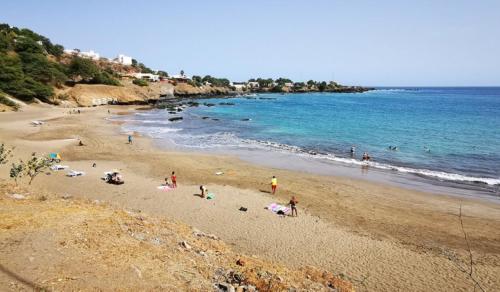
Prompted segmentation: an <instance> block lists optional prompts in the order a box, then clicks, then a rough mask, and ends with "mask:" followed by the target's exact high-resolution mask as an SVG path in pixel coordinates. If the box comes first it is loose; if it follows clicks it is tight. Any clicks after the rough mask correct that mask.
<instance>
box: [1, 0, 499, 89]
mask: <svg viewBox="0 0 500 292" xmlns="http://www.w3.org/2000/svg"><path fill="white" fill-rule="evenodd" d="M499 15H500V1H498V0H491V1H490V0H480V1H472V0H470V1H462V0H453V1H452V0H449V1H447V0H432V1H430V0H429V1H428V0H423V1H396V0H394V1H385V0H379V1H372V0H366V1H361V0H358V1H348V0H345V1H333V0H331V1H327V0H325V1H314V0H311V1H305V0H304V1H294V0H290V1H264V0H258V1H236V0H227V1H216V0H214V1H202V0H200V1H195V0H193V1H93V0H86V1H55V0H54V1H36V0H31V1H28V0H23V1H2V4H1V10H0V22H6V23H9V24H11V25H14V26H18V27H27V28H30V29H32V30H34V31H36V32H39V33H41V34H43V35H46V36H48V37H49V38H50V39H51V40H52V41H53V42H55V43H60V44H62V45H64V46H65V47H66V48H80V49H82V50H89V49H93V50H95V51H97V52H99V53H100V54H101V55H103V56H106V57H114V56H116V55H117V54H118V53H124V54H127V55H130V56H132V57H134V58H136V59H137V60H139V61H141V62H143V63H145V64H146V65H148V66H149V67H151V68H153V69H163V70H166V71H167V72H169V73H178V72H179V71H180V70H181V69H184V71H186V73H187V74H189V75H193V74H197V75H205V74H211V75H213V76H218V77H227V78H229V79H232V80H234V81H239V80H247V79H249V78H251V77H258V76H261V77H272V78H277V77H280V76H283V77H289V78H291V79H293V80H295V81H299V80H308V79H316V80H331V79H332V78H334V79H335V80H337V81H340V82H341V83H345V84H359V85H389V86H395V85H401V86H404V85H428V86H439V85H459V86H466V85H500V16H499Z"/></svg>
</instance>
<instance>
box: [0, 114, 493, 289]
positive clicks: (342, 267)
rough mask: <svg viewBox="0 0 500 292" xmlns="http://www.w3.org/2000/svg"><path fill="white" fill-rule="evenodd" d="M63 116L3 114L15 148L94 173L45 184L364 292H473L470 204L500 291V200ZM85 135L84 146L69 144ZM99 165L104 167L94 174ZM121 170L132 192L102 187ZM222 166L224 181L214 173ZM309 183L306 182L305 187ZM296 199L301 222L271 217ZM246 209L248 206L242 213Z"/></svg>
mask: <svg viewBox="0 0 500 292" xmlns="http://www.w3.org/2000/svg"><path fill="white" fill-rule="evenodd" d="M122 109H123V108H119V109H118V108H113V109H112V111H113V112H117V111H121V110H122ZM61 113H62V111H61V110H59V109H56V110H54V111H51V112H50V113H47V111H39V110H33V111H30V112H26V113H21V114H19V115H17V114H11V113H6V114H3V115H0V133H1V134H0V138H1V141H8V142H9V143H11V144H15V145H16V146H17V147H18V148H17V151H19V153H29V152H30V151H32V150H33V149H37V151H47V152H48V151H49V150H51V149H63V151H62V154H63V158H64V159H66V161H65V163H67V164H68V165H70V166H71V167H72V168H74V169H78V170H84V171H87V175H86V176H85V177H79V178H74V179H70V178H66V177H64V175H63V174H52V175H50V176H42V177H40V178H37V180H38V181H37V182H36V183H35V186H36V187H37V188H43V189H46V190H48V191H51V192H54V193H57V194H73V195H75V196H80V197H85V198H93V199H99V200H105V201H108V202H111V203H113V204H116V205H118V206H127V207H129V208H134V209H140V210H142V211H144V212H147V213H151V214H154V215H160V216H168V217H171V218H175V219H179V220H181V221H183V222H186V223H188V224H190V225H193V226H196V227H197V228H200V229H202V230H205V231H207V232H210V233H215V234H217V235H219V236H220V237H221V238H223V239H224V240H226V241H227V242H229V243H231V244H233V245H234V246H235V248H236V249H237V250H241V251H244V252H246V253H249V254H256V255H259V256H262V257H265V258H267V259H272V260H275V261H279V262H283V263H287V264H290V265H291V266H295V267H300V266H302V265H309V264H313V265H317V266H320V267H322V268H326V269H329V270H331V271H333V272H334V273H336V274H344V275H346V277H347V278H348V279H350V280H351V281H352V282H354V284H355V286H356V287H357V289H359V290H369V291H394V290H401V291H428V290H438V291H443V290H447V291H456V290H468V289H471V288H472V282H471V281H470V279H469V278H468V277H467V275H465V274H464V273H462V272H461V271H460V270H459V268H458V267H457V265H465V263H466V262H467V253H466V251H465V246H466V244H465V241H464V239H463V233H462V231H461V229H460V222H459V218H458V216H457V214H458V207H459V205H460V204H462V205H463V212H464V217H463V219H464V226H465V228H466V231H467V233H468V235H469V237H470V240H471V246H472V250H473V255H474V258H475V274H474V275H475V276H476V277H477V278H478V279H479V280H480V282H481V283H482V285H483V286H484V287H485V288H486V289H487V290H488V291H492V290H499V289H500V288H499V287H500V279H499V277H498V276H497V275H498V274H500V267H499V266H500V265H499V263H500V259H499V254H500V230H499V228H498V226H500V207H499V206H498V205H495V204H488V203H485V202H481V201H477V200H470V199H467V200H466V199H462V200H459V199H457V198H453V197H447V196H442V195H439V196H438V195H433V194H426V193H420V192H415V191H409V190H404V189H400V188H395V187H390V186H386V185H379V184H374V183H368V182H363V181H355V180H351V179H346V178H337V177H326V176H317V175H310V174H304V173H296V172H290V171H283V170H276V169H273V170H271V169H266V168H262V167H256V166H252V165H249V164H247V163H244V162H241V161H239V160H237V159H234V158H230V157H221V156H207V155H201V154H192V153H169V152H162V151H159V150H156V149H155V148H154V147H153V146H152V145H151V142H150V141H149V140H147V139H144V138H140V137H137V138H136V139H135V142H134V144H133V145H127V144H126V139H125V137H124V136H123V135H120V134H119V133H118V131H117V130H116V126H115V125H111V124H110V123H107V122H104V121H103V119H104V118H105V117H106V116H107V114H106V110H105V109H104V108H102V109H88V110H85V111H84V113H83V114H81V115H67V114H64V116H63V117H62V118H56V117H57V116H59V115H61ZM35 117H37V118H38V119H47V120H48V122H47V123H46V125H44V126H43V127H41V129H38V128H35V129H33V128H32V127H29V126H26V125H27V121H28V120H30V119H34V118H35ZM78 138H81V139H82V140H83V141H84V143H85V144H86V146H84V147H78V146H76V140H67V139H78ZM72 141H75V142H74V143H73V142H72ZM93 162H96V163H97V167H96V168H92V167H91V165H92V163H93ZM112 168H120V169H122V171H123V173H124V175H125V178H126V180H127V182H126V184H125V185H123V186H110V185H106V184H104V183H103V182H102V181H100V180H99V177H100V176H101V175H102V172H103V171H105V170H109V169H112ZM171 170H176V172H177V173H178V177H179V181H180V187H179V188H178V189H177V190H175V191H174V192H161V191H158V190H157V189H156V186H157V185H159V183H160V182H161V181H162V179H163V177H164V176H165V175H166V174H168V173H170V171H171ZM218 170H224V172H225V175H224V176H215V175H214V173H215V172H216V171H218ZM4 171H5V170H4ZM273 174H274V175H277V176H278V177H279V178H280V190H279V192H278V195H277V196H276V197H272V196H271V195H269V194H267V193H265V192H263V191H267V189H268V181H269V177H270V176H271V175H273ZM4 175H5V173H4V174H3V176H4ZM202 183H203V184H207V185H208V187H209V189H210V190H211V191H213V192H215V193H216V194H217V198H216V200H214V201H207V200H203V199H201V198H199V197H198V196H195V195H194V194H197V193H198V192H197V189H198V185H199V184H202ZM304 186H308V187H307V190H305V191H304ZM290 194H298V198H299V201H300V203H299V212H300V213H299V215H300V217H298V218H279V217H277V216H275V215H273V214H271V213H270V212H269V211H267V210H264V206H266V205H267V204H269V203H271V202H273V201H277V202H281V203H284V202H286V201H287V200H288V199H289V196H290ZM240 206H245V207H247V208H248V209H249V211H248V212H240V211H238V208H239V207H240Z"/></svg>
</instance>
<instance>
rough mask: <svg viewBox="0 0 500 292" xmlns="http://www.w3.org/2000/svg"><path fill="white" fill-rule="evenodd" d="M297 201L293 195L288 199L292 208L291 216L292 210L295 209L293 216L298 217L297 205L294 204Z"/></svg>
mask: <svg viewBox="0 0 500 292" xmlns="http://www.w3.org/2000/svg"><path fill="white" fill-rule="evenodd" d="M298 203H299V201H297V199H296V198H295V196H292V198H291V199H290V208H291V209H292V217H293V212H294V211H295V217H298V216H299V215H298V214H297V207H296V205H297V204H298Z"/></svg>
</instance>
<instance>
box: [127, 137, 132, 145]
mask: <svg viewBox="0 0 500 292" xmlns="http://www.w3.org/2000/svg"><path fill="white" fill-rule="evenodd" d="M128 143H129V144H132V135H128Z"/></svg>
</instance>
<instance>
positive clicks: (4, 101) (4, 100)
mask: <svg viewBox="0 0 500 292" xmlns="http://www.w3.org/2000/svg"><path fill="white" fill-rule="evenodd" d="M0 103H1V104H4V105H6V106H10V107H12V108H13V109H14V110H15V111H17V110H18V109H19V105H18V104H17V103H15V102H13V101H12V100H10V99H8V98H7V97H5V96H4V95H3V94H1V93H0Z"/></svg>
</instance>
